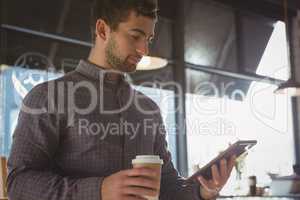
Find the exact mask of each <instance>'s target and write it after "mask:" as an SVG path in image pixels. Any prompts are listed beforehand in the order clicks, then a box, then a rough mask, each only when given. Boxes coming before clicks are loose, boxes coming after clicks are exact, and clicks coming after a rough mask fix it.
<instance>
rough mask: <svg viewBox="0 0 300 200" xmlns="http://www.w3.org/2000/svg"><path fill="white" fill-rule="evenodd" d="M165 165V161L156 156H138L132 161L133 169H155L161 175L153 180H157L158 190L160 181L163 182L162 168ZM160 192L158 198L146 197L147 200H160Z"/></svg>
mask: <svg viewBox="0 0 300 200" xmlns="http://www.w3.org/2000/svg"><path fill="white" fill-rule="evenodd" d="M162 165H163V160H162V159H160V157H159V156H156V155H139V156H136V158H135V159H133V160H132V166H133V168H141V167H145V168H151V169H155V170H156V171H157V172H158V173H157V174H159V176H155V177H153V179H155V180H156V183H157V184H158V186H159V187H158V188H160V180H161V167H162ZM159 191H160V190H158V193H157V195H156V196H144V198H146V199H147V200H159Z"/></svg>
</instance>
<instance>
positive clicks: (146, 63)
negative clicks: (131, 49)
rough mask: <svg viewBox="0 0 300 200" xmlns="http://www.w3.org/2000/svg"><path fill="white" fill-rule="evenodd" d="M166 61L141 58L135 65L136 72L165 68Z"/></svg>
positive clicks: (157, 58)
mask: <svg viewBox="0 0 300 200" xmlns="http://www.w3.org/2000/svg"><path fill="white" fill-rule="evenodd" d="M167 64H168V61H167V60H166V59H163V58H159V57H150V56H143V58H142V59H141V61H140V62H139V63H138V65H137V70H155V69H160V68H163V67H165V66H167Z"/></svg>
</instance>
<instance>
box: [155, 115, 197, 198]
mask: <svg viewBox="0 0 300 200" xmlns="http://www.w3.org/2000/svg"><path fill="white" fill-rule="evenodd" d="M158 120H159V122H158V123H159V124H160V126H159V130H157V132H156V142H155V154H157V155H159V156H160V157H161V158H162V159H163V161H164V164H163V167H162V179H161V190H160V200H200V199H201V198H200V185H199V184H188V183H187V181H186V180H185V179H184V178H183V177H181V176H180V175H179V174H178V172H177V170H176V169H175V168H174V165H173V163H172V157H171V153H170V152H169V151H168V148H167V141H166V130H165V128H164V125H163V120H162V118H161V115H160V114H159V116H158Z"/></svg>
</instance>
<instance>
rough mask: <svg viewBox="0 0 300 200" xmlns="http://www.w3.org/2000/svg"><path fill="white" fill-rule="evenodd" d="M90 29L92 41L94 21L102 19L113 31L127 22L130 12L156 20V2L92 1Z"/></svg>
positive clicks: (136, 0)
mask: <svg viewBox="0 0 300 200" xmlns="http://www.w3.org/2000/svg"><path fill="white" fill-rule="evenodd" d="M91 8H92V9H91V29H92V39H93V41H94V37H95V35H94V31H95V25H96V21H97V20H98V19H103V20H104V21H105V22H106V23H107V24H108V25H109V26H110V28H111V29H112V30H113V31H115V30H117V28H118V25H119V24H120V23H121V22H124V21H126V20H127V18H128V16H129V13H130V11H135V12H136V14H137V15H138V16H139V15H142V16H145V17H150V18H152V19H156V18H157V12H158V2H157V0H94V1H93V3H92V7H91Z"/></svg>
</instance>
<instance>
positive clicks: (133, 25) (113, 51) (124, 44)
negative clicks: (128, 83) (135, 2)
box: [105, 11, 156, 72]
mask: <svg viewBox="0 0 300 200" xmlns="http://www.w3.org/2000/svg"><path fill="white" fill-rule="evenodd" d="M155 23H156V20H155V19H151V18H149V17H144V16H141V15H139V16H137V15H136V13H135V12H133V11H132V12H130V15H129V17H128V20H127V21H126V22H122V23H120V24H119V26H118V28H117V30H116V31H111V33H110V34H109V37H108V40H107V43H106V45H105V58H106V61H107V63H108V64H109V65H110V66H111V67H112V68H113V69H115V70H118V71H121V72H134V71H135V70H136V66H137V64H138V62H139V61H140V60H141V58H142V56H143V55H147V54H148V51H149V49H148V46H149V43H150V42H151V41H152V39H153V37H154V28H155Z"/></svg>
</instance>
